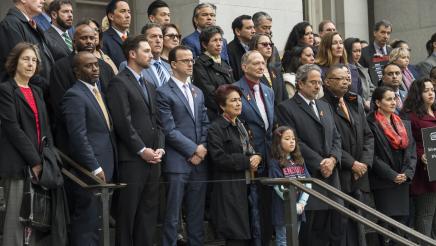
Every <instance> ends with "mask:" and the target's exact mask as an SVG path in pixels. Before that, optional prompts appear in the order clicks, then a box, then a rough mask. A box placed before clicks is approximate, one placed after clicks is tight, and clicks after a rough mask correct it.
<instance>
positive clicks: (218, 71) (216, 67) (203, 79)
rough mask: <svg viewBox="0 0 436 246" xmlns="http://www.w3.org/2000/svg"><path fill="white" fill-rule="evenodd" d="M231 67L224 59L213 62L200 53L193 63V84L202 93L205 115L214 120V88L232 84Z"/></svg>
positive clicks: (215, 115)
mask: <svg viewBox="0 0 436 246" xmlns="http://www.w3.org/2000/svg"><path fill="white" fill-rule="evenodd" d="M234 82H235V81H234V80H233V75H232V69H231V68H230V66H229V64H227V62H226V61H225V60H222V61H221V64H217V63H215V62H214V61H213V60H212V58H210V57H209V56H208V55H205V54H201V55H200V56H199V57H198V58H197V60H196V61H195V64H194V71H193V84H194V85H196V86H197V87H198V88H200V90H201V91H202V92H203V93H204V100H205V105H206V107H207V116H208V117H209V120H211V121H212V120H214V119H215V118H217V116H218V115H219V112H218V111H219V110H218V106H217V105H216V102H215V90H216V89H217V88H218V86H220V85H223V84H233V83H234Z"/></svg>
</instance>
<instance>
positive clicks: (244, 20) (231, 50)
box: [227, 15, 256, 80]
mask: <svg viewBox="0 0 436 246" xmlns="http://www.w3.org/2000/svg"><path fill="white" fill-rule="evenodd" d="M232 30H233V34H235V38H234V39H233V40H232V41H231V42H230V43H229V45H228V46H227V52H228V54H229V63H230V66H231V67H232V70H233V78H234V79H235V80H239V79H240V78H241V77H242V76H243V75H244V74H243V73H242V68H241V57H242V56H243V55H244V54H245V52H247V51H248V50H249V48H248V44H249V42H250V40H251V38H252V37H253V36H254V34H255V33H256V32H255V30H254V24H253V21H252V20H251V16H249V15H241V16H238V17H236V19H234V20H233V22H232Z"/></svg>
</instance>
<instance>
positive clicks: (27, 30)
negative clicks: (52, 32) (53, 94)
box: [0, 0, 54, 94]
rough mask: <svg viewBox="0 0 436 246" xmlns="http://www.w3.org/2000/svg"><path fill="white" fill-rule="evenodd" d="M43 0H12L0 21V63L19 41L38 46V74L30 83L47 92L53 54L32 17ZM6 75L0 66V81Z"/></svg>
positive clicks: (3, 61) (4, 78) (39, 8)
mask: <svg viewBox="0 0 436 246" xmlns="http://www.w3.org/2000/svg"><path fill="white" fill-rule="evenodd" d="M43 2H44V1H42V0H37V1H14V3H15V6H14V7H12V8H10V9H9V11H8V13H7V14H6V17H5V18H4V19H3V20H2V21H1V22H0V37H1V39H0V47H1V49H0V64H5V61H6V58H7V56H8V55H9V52H10V51H11V50H12V48H14V47H15V45H17V44H18V43H20V42H29V43H32V44H35V45H37V46H38V48H39V51H40V55H41V63H40V64H39V65H40V69H41V70H40V72H39V75H41V76H34V77H33V78H32V80H31V83H33V84H35V85H37V86H39V87H40V88H42V89H43V91H44V94H45V93H46V92H47V87H48V81H47V79H48V78H49V74H50V70H51V67H52V65H53V63H54V60H53V56H52V54H51V52H50V50H49V49H48V46H47V41H46V39H45V37H44V33H43V31H42V29H40V28H39V27H38V26H37V25H36V23H35V21H33V20H32V17H34V16H36V15H38V14H40V13H41V12H42V4H43ZM7 78H8V75H7V73H6V71H5V67H4V66H3V65H2V66H0V81H6V79H7Z"/></svg>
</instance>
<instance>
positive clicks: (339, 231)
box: [277, 64, 343, 246]
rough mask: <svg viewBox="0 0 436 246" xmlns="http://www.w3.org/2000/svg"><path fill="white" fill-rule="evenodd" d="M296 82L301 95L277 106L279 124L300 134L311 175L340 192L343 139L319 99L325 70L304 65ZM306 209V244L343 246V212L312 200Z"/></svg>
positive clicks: (302, 236)
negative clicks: (340, 162) (322, 73)
mask: <svg viewBox="0 0 436 246" xmlns="http://www.w3.org/2000/svg"><path fill="white" fill-rule="evenodd" d="M296 80H297V85H298V87H297V88H298V92H297V93H296V94H295V96H294V97H292V98H291V99H289V100H286V101H283V102H282V103H280V104H279V106H278V107H277V111H278V112H277V118H278V121H279V124H280V125H288V126H290V127H292V128H294V129H295V131H296V132H297V135H298V137H299V140H300V141H299V143H300V149H301V153H302V154H303V157H304V160H305V164H306V167H307V168H308V170H309V173H310V175H311V176H312V177H314V178H318V179H320V180H322V181H324V182H326V183H327V184H329V185H331V186H333V187H335V188H338V189H340V180H339V175H338V168H336V166H337V165H338V162H339V161H340V160H341V157H342V148H341V136H340V135H339V132H338V130H337V128H336V125H335V121H334V114H333V111H332V109H331V107H330V105H329V104H327V103H326V102H324V101H320V100H316V99H315V98H316V95H318V92H319V90H320V87H321V85H322V80H321V69H320V68H319V67H318V66H317V65H314V64H306V65H303V66H301V67H300V68H299V69H298V71H297V74H296ZM316 188H317V187H315V189H316ZM319 192H320V193H322V194H326V193H325V191H322V190H319ZM306 210H309V211H307V212H306V222H305V223H303V224H302V227H301V230H300V239H301V243H302V245H326V246H328V245H341V240H342V235H343V224H342V223H341V216H340V215H339V213H338V212H336V211H334V210H328V206H327V205H326V204H324V203H322V202H321V201H319V200H317V199H311V198H309V202H308V204H307V207H306Z"/></svg>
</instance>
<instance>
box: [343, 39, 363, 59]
mask: <svg viewBox="0 0 436 246" xmlns="http://www.w3.org/2000/svg"><path fill="white" fill-rule="evenodd" d="M361 42H362V41H361V40H360V39H359V38H347V39H345V41H344V47H345V51H346V52H347V54H348V62H349V63H353V55H352V53H353V44H355V43H359V44H360V43H361Z"/></svg>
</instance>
